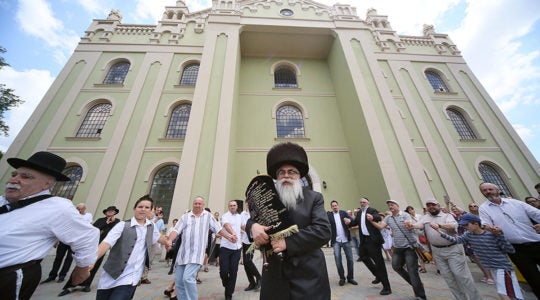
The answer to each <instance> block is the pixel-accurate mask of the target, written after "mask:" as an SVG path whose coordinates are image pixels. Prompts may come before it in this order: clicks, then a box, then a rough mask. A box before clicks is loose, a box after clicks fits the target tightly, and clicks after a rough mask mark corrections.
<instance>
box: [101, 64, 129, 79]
mask: <svg viewBox="0 0 540 300" xmlns="http://www.w3.org/2000/svg"><path fill="white" fill-rule="evenodd" d="M130 66H131V64H130V63H129V62H127V61H121V62H118V63H115V64H114V65H112V66H111V68H110V69H109V72H108V73H107V76H105V79H104V80H103V84H122V83H124V80H125V79H126V75H127V72H128V71H129V67H130Z"/></svg>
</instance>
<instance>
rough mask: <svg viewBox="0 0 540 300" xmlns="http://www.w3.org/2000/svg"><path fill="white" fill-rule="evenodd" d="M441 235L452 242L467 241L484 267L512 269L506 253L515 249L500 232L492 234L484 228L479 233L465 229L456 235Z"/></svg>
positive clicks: (461, 242)
mask: <svg viewBox="0 0 540 300" xmlns="http://www.w3.org/2000/svg"><path fill="white" fill-rule="evenodd" d="M442 237H443V238H445V239H447V240H449V241H450V242H453V243H454V242H457V243H460V244H463V243H469V244H470V245H471V247H472V248H473V250H474V254H475V255H476V256H477V257H478V258H479V259H480V262H481V263H482V266H484V268H486V269H504V270H510V271H513V270H514V268H513V267H512V264H511V263H510V260H509V259H508V256H506V253H514V252H515V251H516V250H514V247H513V246H512V244H510V242H508V240H506V239H505V238H504V235H503V234H502V233H501V234H497V235H494V234H492V233H491V232H489V231H487V230H484V232H482V233H481V234H474V233H471V232H469V231H467V232H465V233H464V234H463V235H461V236H457V237H456V236H449V235H448V234H445V233H443V235H442Z"/></svg>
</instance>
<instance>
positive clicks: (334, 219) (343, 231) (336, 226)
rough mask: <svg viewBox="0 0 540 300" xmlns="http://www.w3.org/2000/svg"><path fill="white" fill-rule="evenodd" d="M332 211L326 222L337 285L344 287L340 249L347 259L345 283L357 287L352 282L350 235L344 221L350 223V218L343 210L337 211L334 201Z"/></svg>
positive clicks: (337, 205)
mask: <svg viewBox="0 0 540 300" xmlns="http://www.w3.org/2000/svg"><path fill="white" fill-rule="evenodd" d="M330 206H331V207H332V211H329V212H328V213H327V214H328V221H330V227H331V228H332V240H331V245H332V247H334V260H335V261H336V267H337V271H338V274H339V285H340V286H343V285H345V271H344V270H343V264H342V263H341V248H343V251H344V252H345V257H346V258H347V282H349V283H350V284H353V285H358V282H356V280H354V260H353V254H352V249H351V233H350V232H349V228H348V226H347V224H345V219H347V220H348V221H349V222H351V221H352V219H351V217H349V215H348V214H347V212H345V211H344V210H340V209H339V204H338V202H337V201H336V200H333V201H332V202H331V203H330Z"/></svg>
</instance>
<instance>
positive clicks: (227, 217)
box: [220, 211, 242, 250]
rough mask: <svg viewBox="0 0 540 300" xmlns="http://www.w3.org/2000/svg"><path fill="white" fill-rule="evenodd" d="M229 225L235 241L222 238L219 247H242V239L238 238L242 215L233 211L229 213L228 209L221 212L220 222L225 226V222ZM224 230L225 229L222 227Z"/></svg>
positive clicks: (236, 248)
mask: <svg viewBox="0 0 540 300" xmlns="http://www.w3.org/2000/svg"><path fill="white" fill-rule="evenodd" d="M227 223H228V224H229V225H231V228H232V230H233V231H234V233H235V234H236V237H237V239H236V243H233V242H231V241H229V240H228V239H222V240H221V245H220V247H222V248H223V247H224V248H227V249H231V250H238V249H242V240H241V239H240V233H241V231H242V216H240V214H238V213H235V214H231V212H230V211H228V212H226V213H224V214H223V216H222V217H221V224H222V226H223V227H225V224H227ZM224 230H226V229H225V228H224Z"/></svg>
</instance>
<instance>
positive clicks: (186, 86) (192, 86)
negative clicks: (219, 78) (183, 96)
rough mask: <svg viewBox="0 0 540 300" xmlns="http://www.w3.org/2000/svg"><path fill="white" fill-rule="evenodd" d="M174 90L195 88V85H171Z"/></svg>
mask: <svg viewBox="0 0 540 300" xmlns="http://www.w3.org/2000/svg"><path fill="white" fill-rule="evenodd" d="M173 87H175V88H195V85H185V84H175V85H173Z"/></svg>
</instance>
